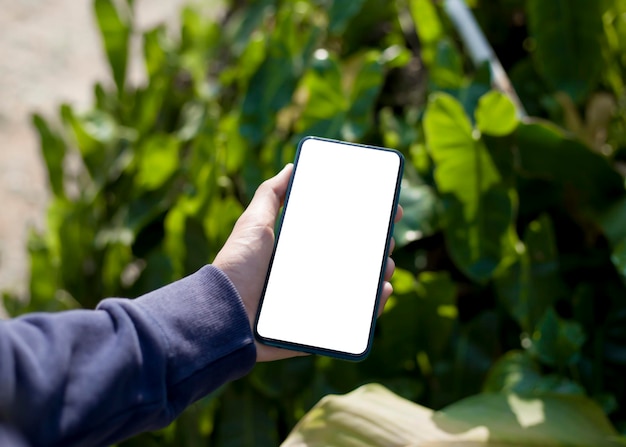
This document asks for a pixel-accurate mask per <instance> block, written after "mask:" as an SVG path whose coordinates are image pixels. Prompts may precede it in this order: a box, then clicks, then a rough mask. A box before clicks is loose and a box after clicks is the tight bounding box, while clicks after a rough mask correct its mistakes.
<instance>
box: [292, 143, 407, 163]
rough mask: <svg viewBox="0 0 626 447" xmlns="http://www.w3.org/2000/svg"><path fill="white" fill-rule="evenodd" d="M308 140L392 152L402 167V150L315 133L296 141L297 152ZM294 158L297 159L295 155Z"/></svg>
mask: <svg viewBox="0 0 626 447" xmlns="http://www.w3.org/2000/svg"><path fill="white" fill-rule="evenodd" d="M308 140H317V141H325V142H327V143H337V144H342V145H350V146H356V147H361V148H367V149H376V150H380V151H386V152H393V153H395V154H396V155H397V156H398V157H399V158H400V163H401V168H402V169H403V168H404V155H403V154H402V152H400V151H399V150H397V149H392V148H390V147H384V146H374V145H372V144H363V143H354V142H351V141H342V140H335V139H333V138H325V137H318V136H315V135H307V136H305V137H303V138H302V139H301V140H300V142H299V143H298V150H297V152H300V148H301V147H302V146H303V145H304V143H305V142H306V141H308ZM297 152H296V154H297ZM296 159H297V155H296Z"/></svg>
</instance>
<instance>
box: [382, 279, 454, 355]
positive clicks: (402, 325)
mask: <svg viewBox="0 0 626 447" xmlns="http://www.w3.org/2000/svg"><path fill="white" fill-rule="evenodd" d="M396 275H397V277H396ZM411 279H412V281H411ZM392 284H393V285H394V296H393V297H392V298H391V299H390V300H391V301H390V302H389V303H388V304H387V306H385V311H384V313H383V316H382V317H381V318H380V322H379V332H380V339H379V340H378V342H379V343H380V344H378V345H377V350H383V351H385V350H388V351H390V352H393V354H394V357H396V358H397V359H407V358H415V356H416V354H417V353H418V352H420V351H425V352H426V354H427V355H429V356H430V357H432V358H433V359H438V358H439V357H440V356H441V355H442V352H443V350H444V348H445V347H446V346H447V345H448V343H449V342H450V337H451V336H452V331H453V329H454V327H455V325H456V319H457V313H458V310H457V307H456V294H457V287H456V284H455V283H454V282H453V281H452V279H451V278H450V275H449V274H448V273H447V272H436V273H435V272H423V273H421V274H420V275H419V276H418V277H417V278H414V276H413V275H412V274H411V273H409V272H406V271H404V270H401V269H397V272H396V274H394V277H393V278H392ZM434 333H436V334H437V336H436V337H433V336H432V334H434Z"/></svg>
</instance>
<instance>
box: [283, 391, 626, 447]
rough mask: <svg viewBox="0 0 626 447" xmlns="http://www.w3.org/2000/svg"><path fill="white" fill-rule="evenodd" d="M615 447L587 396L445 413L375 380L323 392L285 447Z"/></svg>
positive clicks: (478, 400)
mask: <svg viewBox="0 0 626 447" xmlns="http://www.w3.org/2000/svg"><path fill="white" fill-rule="evenodd" d="M329 445H332V446H334V447H343V446H346V447H347V446H350V447H360V446H363V447H365V446H368V447H377V446H381V447H382V446H384V447H396V446H397V447H400V446H408V445H411V446H435V445H437V446H448V445H449V446H468V447H469V446H474V447H476V446H483V445H484V446H501V447H503V446H508V447H516V446H519V447H522V446H524V447H528V446H544V447H551V446H564V445H566V446H570V447H578V446H580V447H582V446H585V447H587V446H591V445H593V446H598V447H600V446H616V445H623V444H621V443H620V442H619V441H618V439H617V432H616V430H615V429H614V428H613V427H612V426H611V424H610V422H609V421H608V420H607V418H606V416H605V415H604V414H603V412H602V410H601V409H600V408H598V406H597V405H596V404H595V403H594V402H593V401H590V400H589V399H586V398H584V397H582V396H545V397H535V398H525V397H521V396H519V395H517V394H506V395H505V394H480V395H476V396H472V397H469V398H467V399H464V400H462V401H460V402H457V403H455V404H452V405H451V406H449V407H446V408H444V409H443V410H440V411H433V410H431V409H429V408H426V407H423V406H421V405H417V404H415V403H413V402H411V401H408V400H405V399H403V398H401V397H399V396H397V395H395V394H393V393H391V392H390V391H389V390H387V389H386V388H384V387H382V386H381V385H377V384H369V385H364V386H362V387H360V388H358V389H356V390H355V391H353V392H351V393H349V394H347V395H344V396H326V397H324V398H323V399H322V400H321V401H320V402H319V403H318V404H317V405H316V406H315V407H313V409H312V410H311V411H309V412H308V413H307V415H306V416H305V417H304V418H303V419H302V420H301V421H300V422H299V423H298V425H296V427H295V428H294V429H293V430H292V432H291V433H290V434H289V436H288V437H287V439H286V440H285V442H284V443H283V444H282V446H283V447H296V446H308V447H316V446H320V447H321V446H329Z"/></svg>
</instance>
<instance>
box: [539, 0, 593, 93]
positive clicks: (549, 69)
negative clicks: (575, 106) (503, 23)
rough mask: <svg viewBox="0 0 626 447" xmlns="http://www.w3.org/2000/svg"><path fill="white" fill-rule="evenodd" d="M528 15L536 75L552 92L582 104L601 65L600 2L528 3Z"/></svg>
mask: <svg viewBox="0 0 626 447" xmlns="http://www.w3.org/2000/svg"><path fill="white" fill-rule="evenodd" d="M527 14H528V25H529V26H528V28H529V34H530V36H531V37H532V38H533V39H534V41H535V43H536V51H535V52H534V53H533V57H534V60H535V63H536V65H537V68H538V70H539V73H540V74H541V75H542V77H543V78H544V80H546V81H547V82H548V84H549V85H550V86H551V87H552V88H553V89H554V90H558V91H564V92H566V93H567V94H568V95H569V96H570V97H571V98H572V99H573V100H574V101H576V102H578V103H581V102H583V101H584V100H585V99H586V97H587V95H588V94H589V93H590V92H591V91H592V90H593V89H595V87H596V85H597V82H598V79H599V76H600V74H601V72H602V69H603V66H604V63H603V58H602V41H601V39H602V35H603V24H602V14H601V12H600V2H597V1H594V2H589V1H586V0H554V1H549V2H546V1H544V0H529V1H528V2H527Z"/></svg>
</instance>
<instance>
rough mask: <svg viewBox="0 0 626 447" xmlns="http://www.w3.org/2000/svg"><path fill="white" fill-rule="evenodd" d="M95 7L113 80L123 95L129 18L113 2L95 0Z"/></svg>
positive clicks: (109, 0) (110, 0)
mask: <svg viewBox="0 0 626 447" xmlns="http://www.w3.org/2000/svg"><path fill="white" fill-rule="evenodd" d="M94 5H95V11H96V19H97V21H98V26H99V28H100V34H101V35H102V41H103V44H104V49H105V51H106V54H107V57H108V59H109V66H110V68H111V72H112V74H113V80H114V81H115V85H116V86H117V89H118V92H120V93H121V92H122V91H123V90H124V83H125V80H126V65H127V62H128V44H129V38H130V27H129V24H128V18H127V17H126V16H125V15H124V14H122V13H121V11H119V10H118V8H117V6H116V4H115V2H113V1H112V0H95V3H94Z"/></svg>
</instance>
